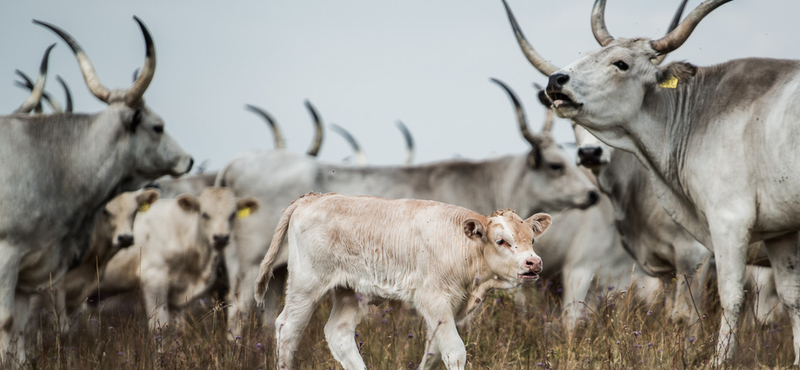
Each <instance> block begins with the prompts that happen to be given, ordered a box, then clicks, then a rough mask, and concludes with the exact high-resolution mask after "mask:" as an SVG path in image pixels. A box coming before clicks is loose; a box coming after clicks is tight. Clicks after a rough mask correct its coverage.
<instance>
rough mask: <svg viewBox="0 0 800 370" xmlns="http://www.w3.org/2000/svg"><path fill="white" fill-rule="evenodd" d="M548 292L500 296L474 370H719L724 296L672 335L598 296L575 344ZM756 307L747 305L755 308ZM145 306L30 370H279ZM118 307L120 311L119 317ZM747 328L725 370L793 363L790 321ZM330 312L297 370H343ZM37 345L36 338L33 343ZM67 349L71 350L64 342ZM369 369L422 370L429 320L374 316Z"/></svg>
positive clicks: (365, 328) (78, 330)
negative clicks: (151, 327) (334, 351)
mask: <svg viewBox="0 0 800 370" xmlns="http://www.w3.org/2000/svg"><path fill="white" fill-rule="evenodd" d="M550 287H551V285H550V284H546V283H539V284H536V285H535V286H529V287H527V288H526V289H525V294H526V296H527V301H528V302H529V304H527V305H525V306H524V307H519V306H517V305H516V304H515V303H514V299H513V297H512V296H511V295H509V294H508V293H506V292H495V293H493V294H492V296H491V298H490V299H487V300H486V301H485V302H484V304H483V305H482V306H480V307H479V308H478V310H477V311H476V314H475V315H474V316H473V318H472V319H471V321H470V322H471V324H470V325H468V326H464V327H461V328H460V333H461V336H462V338H463V340H464V343H465V344H466V348H467V361H468V364H467V369H509V370H510V369H549V368H552V369H633V368H638V369H681V368H687V369H697V368H703V369H711V368H714V366H712V358H713V356H714V348H715V347H714V341H715V336H716V335H715V334H716V332H717V330H718V327H719V324H718V321H719V314H720V312H719V309H718V308H717V307H718V304H717V303H716V302H717V300H716V298H714V297H716V293H715V292H713V291H709V292H707V293H706V294H709V295H711V296H712V297H711V298H712V299H710V301H711V302H712V303H711V304H710V306H711V307H708V308H698V310H699V311H700V315H701V317H704V318H703V319H700V320H695V321H694V322H690V323H685V324H684V323H681V324H677V323H671V322H670V320H669V312H668V310H667V309H666V308H665V305H664V303H663V299H656V302H657V303H653V304H651V305H646V304H643V303H641V302H636V301H634V299H633V298H631V297H632V294H629V293H628V292H627V291H626V290H625V289H624V288H621V287H603V288H601V287H598V289H596V291H598V292H601V293H600V294H596V295H595V297H594V298H596V299H597V301H598V304H596V305H594V304H593V305H591V306H588V305H587V306H585V307H586V312H587V313H586V316H585V319H584V320H583V321H582V322H581V324H580V327H579V329H578V331H577V332H576V333H574V335H572V336H570V335H568V334H567V333H566V331H565V330H564V326H563V325H562V324H561V318H560V313H559V312H560V310H559V308H558V307H559V299H558V295H557V292H556V291H555V289H551V288H550ZM748 302H749V300H748ZM139 306H140V304H139V303H138V300H137V299H136V296H135V295H129V296H125V297H120V298H119V299H116V302H112V303H110V304H108V305H106V306H105V308H104V309H103V310H104V311H103V314H102V315H101V317H100V318H99V319H98V318H97V317H94V316H91V315H89V314H87V313H81V314H78V315H74V316H73V317H72V318H71V321H72V324H73V325H72V328H71V331H70V333H68V334H66V335H63V336H59V335H55V331H54V327H55V326H54V323H53V322H52V320H50V319H49V318H48V317H46V316H43V317H42V320H40V321H39V324H38V325H39V329H40V330H41V333H42V334H41V335H40V338H39V339H37V340H33V339H32V340H30V341H29V343H28V344H27V351H28V358H29V362H27V363H26V364H24V366H23V368H28V369H89V368H91V369H274V368H275V361H274V359H275V356H274V337H273V333H272V331H271V330H266V329H261V328H257V326H256V325H255V323H253V325H251V327H252V329H251V330H249V331H248V332H246V333H245V334H244V335H243V338H236V339H235V340H234V341H230V340H228V339H227V333H226V331H225V329H224V325H223V323H224V322H225V320H224V315H223V311H224V310H220V309H219V307H217V308H216V309H215V308H213V307H208V306H203V305H201V304H200V303H199V302H196V303H195V304H194V306H195V307H193V309H192V310H189V311H192V312H194V313H195V314H194V315H188V316H190V317H189V318H188V319H187V323H186V324H185V325H186V326H185V327H184V329H182V330H177V329H174V328H165V329H163V330H160V331H158V332H156V333H148V331H147V321H146V315H145V313H144V312H141V308H140V307H139ZM112 307H114V308H112ZM755 309H757V308H755V307H753V306H752V305H748V306H747V311H748V314H746V315H744V316H745V317H744V320H742V322H741V323H740V330H739V333H738V335H739V337H738V338H739V342H740V344H741V345H740V348H739V349H738V350H737V353H736V357H735V361H734V362H732V363H730V364H728V365H727V366H726V368H737V369H739V368H741V369H755V368H776V367H777V368H782V367H787V366H789V365H791V363H792V360H793V358H794V357H793V356H794V355H793V352H792V345H791V326H790V325H789V322H788V319H786V318H781V319H780V321H779V322H776V323H772V324H768V325H758V324H756V323H755V320H754V319H753V315H752V313H753V310H755ZM329 312H330V303H329V302H327V301H326V302H323V303H322V304H321V305H320V307H319V309H318V311H317V313H316V314H315V315H314V317H313V319H312V321H311V323H310V324H309V327H308V328H307V329H306V331H305V336H304V339H303V342H302V344H301V346H300V353H299V354H298V356H297V357H296V358H297V361H298V362H297V363H296V367H295V368H297V369H338V368H339V366H338V363H337V362H336V361H335V360H334V359H333V357H332V356H331V353H330V351H329V350H328V347H327V343H326V342H325V338H324V334H323V326H324V324H325V321H326V319H327V315H328V314H329ZM31 337H32V338H36V335H32V336H31ZM62 337H63V338H62ZM354 340H355V341H357V343H358V346H359V348H360V350H361V354H362V356H363V358H364V360H365V362H366V363H367V365H368V366H369V368H371V369H415V368H416V366H417V365H418V364H419V362H420V359H421V358H422V356H423V354H424V353H423V352H424V347H425V341H426V339H425V332H424V323H423V321H422V319H421V318H420V317H419V316H417V315H415V314H414V313H413V312H412V311H409V310H407V309H403V308H399V307H393V306H390V305H388V304H386V303H384V304H382V305H379V306H375V307H373V308H372V309H371V311H370V314H369V315H368V316H367V317H365V318H364V320H362V322H361V324H360V325H359V326H358V329H357V333H354Z"/></svg>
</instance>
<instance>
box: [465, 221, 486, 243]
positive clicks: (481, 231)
mask: <svg viewBox="0 0 800 370" xmlns="http://www.w3.org/2000/svg"><path fill="white" fill-rule="evenodd" d="M464 234H467V237H468V238H470V239H483V236H484V235H486V228H485V227H483V224H482V223H481V222H480V221H478V220H476V219H474V218H470V219H467V220H466V221H464Z"/></svg>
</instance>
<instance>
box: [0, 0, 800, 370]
mask: <svg viewBox="0 0 800 370" xmlns="http://www.w3.org/2000/svg"><path fill="white" fill-rule="evenodd" d="M728 1H730V0H707V1H704V2H703V3H701V4H700V5H698V6H697V7H696V8H695V9H694V10H692V11H691V12H690V13H689V14H688V15H687V16H686V17H685V18H683V20H682V21H681V18H682V14H683V11H684V6H685V5H686V0H683V1H682V2H681V4H680V6H679V8H678V11H677V12H676V14H675V17H674V19H673V22H672V24H671V25H670V27H669V29H668V31H667V34H666V35H665V36H663V37H661V38H658V39H649V38H642V37H637V38H614V37H613V36H611V34H610V33H609V32H608V30H607V28H606V25H605V18H604V13H605V0H596V1H595V4H594V8H593V10H592V14H591V26H592V32H593V33H594V36H595V38H596V40H597V42H598V43H599V44H600V49H597V50H594V51H589V52H586V53H583V54H582V56H581V58H579V59H578V60H576V61H574V62H573V63H571V64H569V65H567V66H566V67H563V68H560V67H558V66H555V65H553V64H552V63H551V62H549V61H547V59H546V58H544V57H542V56H541V55H540V54H539V53H538V52H537V51H536V49H535V48H534V47H533V46H532V45H531V44H530V43H529V41H528V40H527V39H526V37H525V35H524V34H523V32H522V29H521V27H520V25H519V24H518V23H517V20H516V19H515V17H514V14H513V13H512V10H511V8H510V6H509V5H508V4H507V3H506V0H503V5H504V6H505V10H506V12H507V15H508V20H509V22H510V24H511V29H512V31H513V34H514V36H515V37H516V40H517V41H518V43H519V46H520V48H521V50H522V52H523V54H524V56H525V57H526V58H527V59H528V60H529V61H530V62H531V64H532V65H533V66H534V67H535V68H536V69H537V70H538V71H539V72H541V73H542V74H543V75H544V76H545V77H547V78H548V83H547V86H546V87H545V88H540V92H539V100H540V101H541V103H542V104H544V105H545V106H547V107H548V108H550V109H548V111H547V112H548V117H547V118H546V119H545V123H544V125H543V128H542V129H541V130H539V131H533V130H531V128H530V127H529V126H528V124H527V123H526V122H527V119H526V116H525V111H524V109H523V107H522V104H521V102H520V101H519V99H518V98H517V97H516V95H515V94H514V92H513V91H512V90H511V89H510V88H509V87H508V86H507V85H506V84H505V83H503V82H501V81H499V80H496V79H492V82H493V83H495V84H496V85H497V86H498V87H499V88H500V91H502V92H503V93H504V94H506V95H507V96H508V97H509V99H510V101H511V103H512V106H513V109H514V110H515V112H516V116H517V129H518V130H519V132H520V133H521V134H522V137H523V138H524V139H525V140H526V142H527V143H528V144H529V150H527V151H526V152H524V153H519V154H517V155H507V156H501V157H496V158H491V159H486V160H481V161H466V160H447V161H441V162H435V163H428V164H419V165H415V164H412V160H413V150H414V144H413V139H412V137H411V134H410V132H409V131H408V129H407V128H406V127H405V125H403V124H402V123H401V122H398V127H399V128H400V130H401V132H402V134H403V135H404V137H405V140H406V143H407V148H408V153H407V154H406V159H405V162H404V163H403V164H402V165H397V166H373V165H369V164H368V163H367V159H366V156H365V155H364V153H363V151H361V149H360V147H359V145H358V142H357V141H356V140H355V138H354V137H353V136H352V135H351V134H350V133H348V132H347V131H346V130H344V129H343V128H341V127H339V126H336V125H332V129H333V130H335V131H336V132H337V133H339V134H341V135H342V136H343V137H344V138H345V139H346V140H347V141H348V143H350V145H351V146H352V147H353V151H354V155H353V158H352V160H351V161H352V162H355V164H349V163H328V162H323V161H320V160H318V159H317V158H316V155H317V153H318V152H319V149H320V146H321V145H322V143H323V133H324V130H323V122H322V118H321V116H320V114H319V113H318V112H317V111H316V109H315V108H314V106H313V105H311V103H310V102H306V107H307V108H308V110H309V112H310V114H311V117H312V120H313V123H314V125H315V128H316V133H315V137H314V138H313V140H312V143H311V146H310V148H309V149H308V151H307V152H306V153H293V152H291V151H289V150H288V149H286V148H285V144H284V139H283V136H282V134H281V131H280V128H279V126H278V124H277V122H276V121H275V120H274V119H273V118H272V117H271V116H270V114H269V113H267V112H266V111H265V110H263V109H261V108H259V107H256V106H253V105H247V106H246V107H247V109H248V110H250V111H252V112H253V113H255V114H257V115H258V116H260V117H262V118H263V119H264V120H265V121H266V122H267V124H268V125H269V127H270V128H271V129H272V133H273V135H274V143H275V144H274V149H272V150H259V151H249V152H244V153H241V154H239V155H237V156H236V157H234V158H232V159H230V161H229V162H228V163H227V164H226V165H225V166H223V168H222V169H221V170H219V171H218V172H206V173H201V174H193V175H188V173H189V171H190V170H191V169H192V165H193V162H194V160H193V159H192V157H191V156H189V155H188V154H187V153H185V152H184V151H183V149H181V147H180V146H179V145H178V143H177V142H176V141H175V139H173V138H172V137H171V136H169V135H168V134H167V133H166V131H165V123H164V121H163V120H162V119H161V118H160V117H159V116H158V114H157V113H155V112H153V111H152V110H150V109H149V108H148V106H147V105H145V102H144V100H143V95H144V93H145V91H146V90H147V87H148V85H149V84H150V82H151V80H152V78H153V75H154V71H155V68H156V53H155V46H154V41H153V38H152V37H151V35H150V33H149V31H148V29H147V27H146V26H145V24H144V23H143V22H142V21H141V20H140V19H139V18H136V17H134V19H135V21H136V22H137V23H138V25H139V27H140V28H141V31H142V34H143V36H144V39H145V44H146V58H145V63H144V66H143V67H142V68H141V73H137V74H136V75H135V76H134V81H133V84H132V86H131V87H130V88H127V89H113V90H112V89H108V88H107V87H105V86H104V85H103V84H102V83H101V82H100V79H99V77H98V75H97V74H96V72H95V70H94V67H93V66H92V63H91V62H90V60H89V57H88V55H87V54H86V53H85V52H84V50H83V49H82V48H81V46H80V45H79V44H78V42H77V41H75V39H73V37H72V36H70V35H69V34H68V33H67V32H65V31H64V30H61V29H60V28H58V27H57V26H55V25H52V24H49V23H46V22H42V21H34V22H35V23H36V24H38V25H40V26H43V27H45V28H47V29H49V30H51V31H52V32H54V33H55V35H57V36H58V37H60V38H61V39H62V40H63V41H64V42H66V44H67V45H68V46H69V47H70V48H71V50H72V52H73V53H74V55H75V57H76V58H77V61H78V65H79V67H80V70H81V72H82V73H83V77H84V79H85V83H86V85H87V87H88V88H89V90H90V91H91V93H92V94H93V95H94V96H95V97H97V98H98V99H99V100H101V101H102V102H104V103H106V104H107V105H108V107H107V108H106V109H105V110H103V111H101V112H98V113H94V114H77V113H73V112H72V111H73V107H72V97H71V95H70V91H69V88H68V87H67V85H66V84H65V83H64V82H63V80H61V79H60V78H59V82H60V83H61V84H62V86H63V88H64V90H65V91H66V100H65V102H66V104H65V107H64V108H62V107H61V106H60V105H59V104H58V103H57V101H56V100H57V99H56V98H55V97H54V96H52V95H50V94H48V93H46V92H45V91H44V87H45V82H46V78H47V65H48V57H49V54H50V52H51V49H52V48H53V46H54V45H55V44H53V45H50V46H49V47H48V48H47V50H46V52H45V54H44V57H43V60H42V63H41V66H40V68H39V75H38V77H37V78H36V80H35V81H34V80H31V79H30V78H29V77H27V76H26V75H25V74H24V73H22V72H21V71H17V74H18V75H20V77H21V78H22V79H23V82H20V83H19V84H20V86H21V87H23V88H26V89H28V90H30V96H29V97H28V98H27V99H26V100H25V101H24V102H23V103H22V104H21V105H20V107H19V108H18V109H17V110H16V111H14V112H13V113H11V114H9V115H6V116H0V169H2V174H3V175H2V176H0V215H2V217H0V255H2V256H3V258H2V259H0V352H2V353H1V354H0V356H2V358H3V361H4V362H3V363H4V364H20V363H24V362H25V359H26V348H25V338H26V336H28V335H32V333H31V332H32V327H31V326H30V325H29V321H31V318H30V312H31V311H32V310H33V307H50V308H52V309H53V310H54V312H53V313H54V315H53V316H54V317H57V322H58V325H57V327H59V329H60V330H61V331H62V332H66V331H68V330H69V326H70V316H69V315H70V314H71V313H73V312H76V311H79V310H96V303H97V302H98V301H100V300H102V299H105V298H108V297H111V296H114V295H117V294H121V293H126V292H136V293H137V294H139V296H140V297H141V302H142V306H143V307H144V311H145V312H146V313H147V315H148V328H149V330H151V331H153V330H158V329H160V328H162V327H165V326H174V327H179V328H180V327H181V326H182V325H183V319H182V316H183V314H182V312H181V311H182V309H184V308H185V307H187V306H188V304H189V302H193V301H196V300H197V299H199V298H202V297H207V296H208V297H211V296H213V297H216V298H217V299H219V301H220V302H221V305H220V306H219V307H225V308H226V312H225V314H226V321H225V322H224V325H226V327H227V332H228V333H229V337H230V339H231V340H233V338H236V337H238V336H239V335H241V334H242V333H243V332H244V331H245V330H247V329H248V327H247V326H248V325H254V321H253V320H250V318H252V317H254V316H255V317H256V318H257V320H258V322H259V324H258V325H261V326H264V327H268V328H271V329H270V330H274V332H275V337H274V338H275V341H276V344H275V349H276V363H277V366H278V368H280V369H289V368H292V367H293V360H294V358H295V357H296V355H295V352H296V350H297V348H298V345H299V341H300V338H301V337H302V333H303V331H304V329H305V328H306V325H307V324H308V322H309V320H310V318H311V315H312V314H313V313H314V312H315V310H317V306H318V304H319V303H320V302H321V301H322V300H324V299H331V300H332V302H333V303H332V309H331V315H330V318H329V320H328V322H327V324H326V325H325V328H324V335H325V339H326V341H327V343H328V346H329V348H330V350H331V352H332V354H333V356H334V358H335V359H336V360H337V361H338V362H339V363H340V364H341V366H342V367H343V368H345V369H365V368H366V365H365V363H364V361H363V360H362V358H361V355H360V352H359V346H358V345H357V343H356V341H354V339H353V338H354V337H353V334H354V332H355V331H356V325H357V324H358V323H359V321H360V320H361V318H362V317H363V316H365V314H366V313H367V312H368V311H369V310H370V306H371V305H372V304H375V303H376V302H382V301H384V300H396V301H402V302H405V303H406V304H407V305H408V306H409V307H410V308H413V309H414V310H415V311H416V312H417V313H418V315H420V316H421V317H422V319H423V320H424V323H425V327H426V330H427V340H426V342H425V343H426V344H425V353H426V356H424V358H423V359H422V360H421V364H420V368H425V369H427V368H432V367H434V366H435V365H436V364H440V363H441V364H443V365H444V366H445V367H446V368H447V369H464V368H465V366H466V364H467V352H466V350H465V346H464V342H463V341H462V338H461V337H460V336H459V332H458V326H457V325H458V324H459V323H460V322H461V321H464V320H469V317H470V313H471V312H472V311H473V310H474V309H475V308H476V307H478V306H479V305H480V304H481V303H482V302H484V300H485V299H486V297H487V294H489V293H490V291H492V290H496V289H512V288H518V287H520V286H521V285H523V284H525V283H530V282H533V281H535V280H537V279H539V278H540V277H541V278H544V279H548V280H557V281H558V283H559V284H560V286H561V287H563V291H561V295H562V300H561V310H562V313H563V315H562V318H563V323H564V326H565V328H566V329H567V330H568V331H570V332H572V331H574V330H576V328H577V327H578V324H579V321H580V319H581V317H582V316H583V314H584V312H583V311H584V310H585V309H586V307H591V302H592V297H595V296H596V294H595V293H593V289H596V287H598V286H609V285H613V286H626V287H628V286H629V287H630V289H631V290H632V293H633V295H635V296H636V297H637V298H638V299H641V300H644V301H651V302H652V301H653V300H656V299H665V297H664V295H659V294H658V292H659V291H660V290H662V289H664V287H665V286H667V285H669V284H674V287H673V289H674V295H672V296H668V297H666V300H667V301H668V302H667V303H668V304H667V306H668V307H669V310H670V311H669V312H670V318H671V320H674V321H676V322H677V321H692V320H698V317H697V316H698V315H699V312H698V311H697V309H696V307H697V305H703V304H705V303H704V302H702V300H703V299H704V298H706V297H707V295H705V294H703V291H704V290H705V289H706V282H708V281H712V282H716V283H717V284H718V291H719V301H720V305H721V309H722V316H721V318H722V319H721V322H720V323H719V325H720V328H719V334H718V337H717V339H716V350H715V352H714V356H713V358H712V359H710V361H712V362H713V363H715V364H718V365H723V364H725V363H726V361H730V360H731V359H733V356H734V354H735V353H736V348H737V335H736V330H737V329H736V325H737V322H738V321H739V317H740V315H741V314H742V312H743V307H744V302H743V301H744V299H745V291H746V289H747V288H748V285H754V286H757V287H759V289H760V290H761V294H760V295H758V297H757V298H756V299H757V300H758V301H759V305H760V306H761V307H764V309H762V310H761V311H760V312H759V313H758V315H757V319H758V320H760V321H762V322H770V321H771V320H773V317H774V316H776V315H788V317H789V320H790V322H791V327H792V333H794V335H793V336H792V338H793V339H792V340H793V345H792V348H793V349H794V353H795V357H794V363H793V365H794V366H798V365H800V271H798V270H796V269H797V268H800V247H798V246H800V241H799V240H798V237H799V236H800V235H799V234H798V231H799V230H800V175H796V174H795V171H794V170H793V168H794V165H795V164H798V165H800V159H798V157H797V156H796V155H794V154H793V153H794V152H796V151H797V148H798V147H800V145H798V144H800V143H798V142H797V141H798V140H800V139H798V138H800V126H798V125H797V123H796V122H797V120H798V119H800V111H799V110H798V109H797V108H796V106H795V105H794V103H796V102H798V101H799V100H800V77H798V76H799V75H800V62H798V61H793V60H777V59H759V58H748V59H740V60H732V61H728V62H725V63H723V64H719V65H716V66H711V67H698V66H695V65H692V64H690V63H687V62H673V63H669V64H667V65H661V64H662V61H663V59H664V57H665V56H666V55H667V54H668V53H671V52H673V51H675V50H676V49H678V48H679V47H680V46H681V45H682V44H683V43H684V42H685V41H686V39H687V38H688V37H689V36H690V35H691V33H692V31H693V30H694V29H695V27H696V26H697V24H698V23H699V22H700V21H701V20H702V19H703V18H704V17H705V16H707V15H708V14H709V13H711V12H712V11H713V10H715V9H716V8H718V7H719V6H721V5H722V4H724V3H726V2H728ZM498 5H499V4H498ZM720 12H721V11H720ZM509 37H510V36H509ZM43 101H44V102H46V103H47V104H49V106H50V107H51V110H52V111H53V113H52V114H45V113H43V110H42V102H43ZM553 113H555V114H556V115H558V116H559V117H562V118H567V119H570V120H572V123H573V129H574V132H575V138H576V142H577V159H578V160H577V163H576V161H574V160H572V159H571V158H572V157H571V156H570V155H568V153H567V150H566V149H565V148H564V147H562V146H561V145H559V144H557V143H556V142H555V140H554V139H553V137H552V135H551V132H550V131H551V128H552V122H553V118H552V114H553ZM511 127H512V126H511V123H509V131H510V128H511ZM793 127H795V128H793ZM166 176H171V177H172V178H169V177H166ZM550 214H552V216H551V215H550ZM282 269H286V271H287V273H286V274H279V275H276V276H277V277H276V278H273V272H275V271H278V270H282ZM665 276H676V277H677V278H678V279H677V282H674V283H673V282H671V281H670V279H664V277H665ZM43 291H47V292H52V293H48V294H43V293H42V292H43ZM284 293H285V300H283V302H285V303H284V305H283V308H282V309H280V303H281V302H282V299H283V298H282V297H283V295H284ZM328 297H330V298H328ZM518 301H519V302H518V304H521V305H524V304H525V303H524V297H520V299H518ZM477 324H478V325H479V324H480V323H477ZM9 359H13V361H9ZM783 365H788V364H783Z"/></svg>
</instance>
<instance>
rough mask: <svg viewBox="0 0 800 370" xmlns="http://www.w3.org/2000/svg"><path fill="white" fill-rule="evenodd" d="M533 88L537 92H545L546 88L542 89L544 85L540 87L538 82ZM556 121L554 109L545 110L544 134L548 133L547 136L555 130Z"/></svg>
mask: <svg viewBox="0 0 800 370" xmlns="http://www.w3.org/2000/svg"><path fill="white" fill-rule="evenodd" d="M533 88H534V89H536V91H542V90H544V88H542V85H539V84H537V83H536V82H534V83H533ZM554 120H555V118H553V110H552V109H545V110H544V124H543V125H542V132H543V133H546V134H549V133H550V131H551V130H552V129H553V121H554Z"/></svg>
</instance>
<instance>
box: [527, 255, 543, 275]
mask: <svg viewBox="0 0 800 370" xmlns="http://www.w3.org/2000/svg"><path fill="white" fill-rule="evenodd" d="M525 267H527V268H528V270H530V271H531V272H533V273H535V274H538V273H540V272H542V259H541V258H539V257H538V256H533V257H528V258H527V259H526V260H525Z"/></svg>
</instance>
